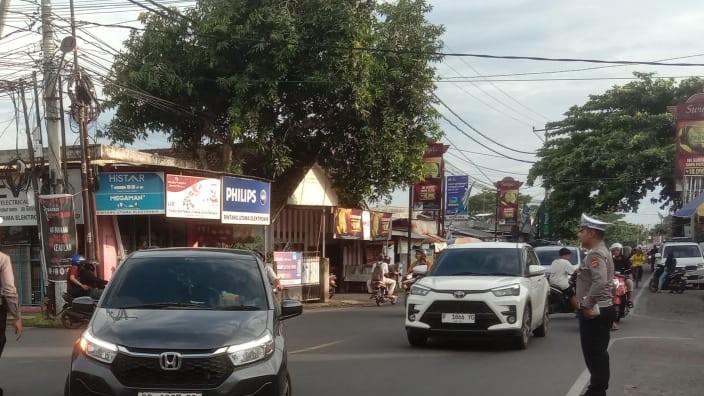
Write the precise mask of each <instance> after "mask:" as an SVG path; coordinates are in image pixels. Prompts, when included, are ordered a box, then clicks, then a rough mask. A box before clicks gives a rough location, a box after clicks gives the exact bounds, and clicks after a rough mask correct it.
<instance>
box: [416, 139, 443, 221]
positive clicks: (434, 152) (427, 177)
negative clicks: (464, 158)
mask: <svg viewBox="0 0 704 396" xmlns="http://www.w3.org/2000/svg"><path fill="white" fill-rule="evenodd" d="M448 147H449V146H445V145H444V144H442V143H431V144H429V145H428V149H427V150H426V152H425V155H424V156H423V180H422V181H420V182H419V183H416V184H415V185H414V186H413V209H415V210H440V209H441V208H442V196H443V191H442V181H443V175H444V163H443V159H442V155H443V154H444V153H445V151H447V148H448Z"/></svg>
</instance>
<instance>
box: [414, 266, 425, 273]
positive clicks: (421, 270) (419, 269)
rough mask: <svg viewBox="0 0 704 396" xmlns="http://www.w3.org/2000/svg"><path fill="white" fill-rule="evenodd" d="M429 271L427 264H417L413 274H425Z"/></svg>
mask: <svg viewBox="0 0 704 396" xmlns="http://www.w3.org/2000/svg"><path fill="white" fill-rule="evenodd" d="M427 273H428V266H427V265H416V266H415V267H413V275H425V274H427Z"/></svg>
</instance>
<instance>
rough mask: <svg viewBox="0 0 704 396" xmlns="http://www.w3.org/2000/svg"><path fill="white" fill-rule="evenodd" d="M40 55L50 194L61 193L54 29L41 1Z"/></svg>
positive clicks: (47, 5) (48, 4)
mask: <svg viewBox="0 0 704 396" xmlns="http://www.w3.org/2000/svg"><path fill="white" fill-rule="evenodd" d="M41 12H42V53H43V58H44V106H45V110H46V135H47V138H48V142H47V143H48V145H49V150H48V153H47V158H48V160H49V183H50V184H51V186H52V189H51V190H52V191H51V192H52V193H59V194H60V193H63V192H64V191H63V186H64V183H63V181H64V174H63V171H62V168H61V162H62V159H61V145H62V144H61V143H62V142H61V135H60V133H61V124H60V121H61V117H60V114H59V113H60V108H59V97H58V95H57V90H56V85H57V81H58V78H57V77H58V73H59V70H58V68H57V67H56V65H55V63H54V51H55V50H56V46H55V45H54V27H53V25H52V17H51V0H42V9H41Z"/></svg>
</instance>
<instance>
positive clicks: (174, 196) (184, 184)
mask: <svg viewBox="0 0 704 396" xmlns="http://www.w3.org/2000/svg"><path fill="white" fill-rule="evenodd" d="M220 187H221V182H220V179H210V178H206V177H196V176H181V175H166V217H180V218H186V219H213V220H220V199H221V197H222V196H221V193H220Z"/></svg>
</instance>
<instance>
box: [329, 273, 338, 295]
mask: <svg viewBox="0 0 704 396" xmlns="http://www.w3.org/2000/svg"><path fill="white" fill-rule="evenodd" d="M328 285H329V288H330V291H328V298H332V296H334V295H335V289H337V275H335V274H330V276H329V277H328Z"/></svg>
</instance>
